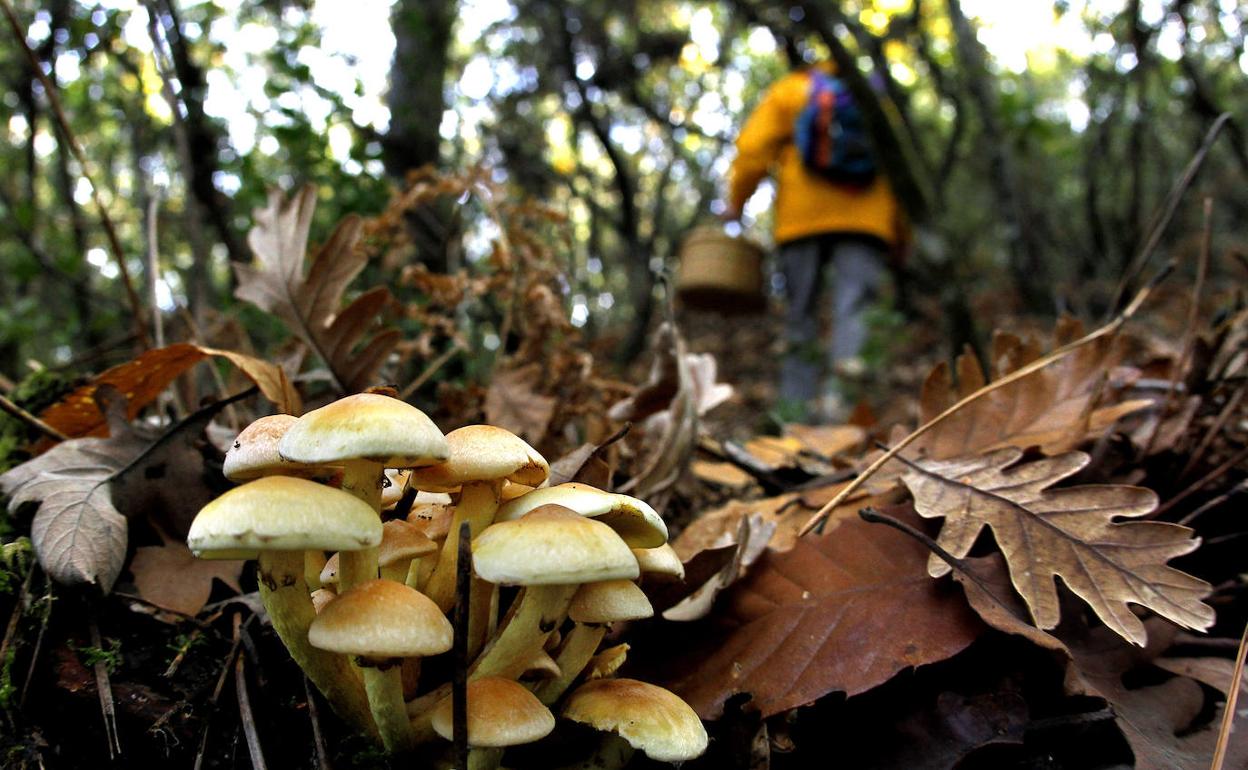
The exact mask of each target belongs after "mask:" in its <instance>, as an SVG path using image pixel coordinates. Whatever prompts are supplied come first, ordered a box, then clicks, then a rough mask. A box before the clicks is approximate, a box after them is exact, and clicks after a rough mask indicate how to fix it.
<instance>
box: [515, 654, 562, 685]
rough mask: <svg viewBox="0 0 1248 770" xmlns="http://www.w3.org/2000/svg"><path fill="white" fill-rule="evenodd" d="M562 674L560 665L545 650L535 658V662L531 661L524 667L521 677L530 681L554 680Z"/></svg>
mask: <svg viewBox="0 0 1248 770" xmlns="http://www.w3.org/2000/svg"><path fill="white" fill-rule="evenodd" d="M560 673H562V672H561V671H560V669H559V664H558V663H556V662H555V659H554V658H552V657H550V653H548V652H546V651H545V650H539V651H538V653H537V654H536V655H534V656H533V660H530V661H529V664H528V665H527V666H525V667H524V673H523V674H521V676H522V677H527V678H529V679H554V678H555V677H557V676H559V674H560Z"/></svg>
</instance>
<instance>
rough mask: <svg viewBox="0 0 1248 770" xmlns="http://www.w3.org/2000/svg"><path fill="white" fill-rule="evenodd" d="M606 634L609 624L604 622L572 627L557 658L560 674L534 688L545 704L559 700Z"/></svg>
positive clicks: (534, 692)
mask: <svg viewBox="0 0 1248 770" xmlns="http://www.w3.org/2000/svg"><path fill="white" fill-rule="evenodd" d="M606 635H607V626H606V624H603V623H577V624H576V625H575V626H574V627H573V628H572V630H571V631H570V632H569V633H568V638H567V639H565V640H564V641H563V646H562V647H560V648H559V656H558V657H557V658H555V662H556V663H558V664H559V676H557V677H555V678H554V679H547V680H546V681H544V682H542V683H541V684H539V685H538V686H537V687H536V688H535V689H534V690H533V694H534V695H536V696H537V699H538V700H540V701H541V702H542V704H543V705H546V706H549V705H550V704H552V703H554V702H555V701H557V700H559V697H560V696H561V695H563V693H564V692H565V691H567V689H568V687H570V686H571V685H572V683H573V682H575V681H576V679H577V677H579V676H580V675H581V672H582V671H584V670H585V666H586V664H588V663H589V660H590V658H592V657H594V653H595V652H597V650H598V645H599V644H600V643H601V642H602V638H603V637H604V636H606Z"/></svg>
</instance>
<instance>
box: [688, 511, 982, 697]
mask: <svg viewBox="0 0 1248 770" xmlns="http://www.w3.org/2000/svg"><path fill="white" fill-rule="evenodd" d="M890 513H893V511H890ZM898 515H900V516H901V517H903V518H908V519H909V520H910V521H916V519H915V518H914V517H913V515H910V516H906V514H905V512H904V511H902V512H901V513H900V514H898ZM927 553H928V552H927V550H926V549H925V548H924V547H923V546H922V545H921V544H919V543H917V542H915V541H914V540H913V539H911V538H910V537H909V536H907V535H905V534H902V533H900V532H896V531H894V530H892V529H889V528H886V527H878V526H873V525H871V524H868V523H867V522H865V521H862V520H861V519H858V518H857V517H854V518H847V519H846V520H845V521H844V522H843V523H841V525H840V526H838V527H837V528H836V529H835V530H834V531H833V532H830V533H828V534H826V535H822V536H818V537H804V538H802V539H800V540H799V541H798V542H797V544H796V545H795V546H794V548H793V549H792V550H790V551H788V552H786V553H777V552H775V551H768V552H766V553H765V554H764V555H763V557H762V558H761V559H759V560H758V561H757V562H755V564H754V566H753V567H752V569H751V571H750V573H749V575H747V576H746V577H745V578H744V579H743V580H741V581H739V582H737V583H736V584H735V585H733V586H732V587H731V588H729V589H728V590H727V591H726V592H724V594H722V595H721V597H720V601H719V603H717V604H716V607H715V612H714V613H712V615H711V616H710V617H709V618H708V619H707V621H704V622H705V623H707V627H704V628H701V629H699V630H700V631H701V632H702V633H698V632H697V631H695V630H694V629H691V630H690V631H688V632H684V633H682V634H681V635H679V636H677V637H673V644H674V645H676V644H680V643H682V642H684V641H685V640H690V641H691V642H692V644H691V645H690V646H689V647H688V648H686V649H685V650H683V651H679V654H678V656H677V658H676V662H675V665H674V667H673V669H672V670H673V671H676V672H680V673H678V674H677V675H676V677H675V678H674V680H673V681H670V682H669V684H668V686H669V687H670V688H671V689H673V690H674V691H675V692H677V693H678V694H679V695H680V696H681V697H683V698H684V699H685V700H686V701H687V702H688V703H689V704H690V705H692V706H693V708H694V710H696V711H697V712H698V714H699V715H700V716H701V717H702V718H703V719H715V718H717V717H718V716H719V715H720V714H721V713H722V711H723V705H724V701H725V700H727V699H728V698H729V697H731V696H732V695H733V694H735V693H738V692H746V693H750V694H752V695H753V703H754V705H755V707H757V708H758V709H759V710H760V711H761V712H762V715H763V716H764V717H766V716H770V715H772V714H778V713H781V712H783V711H787V710H789V709H793V708H797V707H798V706H802V705H805V704H808V703H812V702H814V701H815V700H817V699H818V698H820V697H822V696H824V695H826V694H828V693H830V692H845V693H846V694H847V695H851V696H852V695H855V694H857V693H861V692H866V691H867V690H870V689H872V688H874V687H876V686H878V685H880V684H883V683H884V682H886V681H887V680H889V679H891V678H892V677H893V676H894V675H895V674H897V673H898V672H900V671H902V670H904V669H907V668H911V667H914V666H921V665H926V664H928V663H935V662H937V661H941V660H945V659H947V658H949V657H951V656H953V655H955V654H957V653H958V652H961V651H962V650H963V649H965V648H966V647H967V646H968V645H969V644H970V643H971V642H973V641H974V640H975V639H976V637H978V636H979V634H980V633H981V632H982V631H983V630H984V625H983V624H982V623H981V622H980V621H979V619H978V618H977V617H976V616H975V613H973V612H972V611H971V609H970V608H969V607H968V606H967V604H966V601H965V600H964V599H963V598H962V596H961V594H960V592H958V591H956V590H955V589H952V588H951V586H950V585H949V584H947V583H943V582H936V581H933V580H931V579H930V578H928V577H927V576H926V575H925V574H924V570H923V564H924V562H925V560H926V557H927ZM711 621H713V622H711ZM675 652H677V651H676V650H673V653H675Z"/></svg>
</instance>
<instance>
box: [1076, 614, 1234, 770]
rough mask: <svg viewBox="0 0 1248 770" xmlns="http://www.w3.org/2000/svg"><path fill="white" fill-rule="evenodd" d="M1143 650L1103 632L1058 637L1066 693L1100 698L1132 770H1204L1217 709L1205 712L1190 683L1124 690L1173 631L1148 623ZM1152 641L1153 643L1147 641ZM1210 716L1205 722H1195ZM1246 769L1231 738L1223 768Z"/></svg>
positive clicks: (1193, 682)
mask: <svg viewBox="0 0 1248 770" xmlns="http://www.w3.org/2000/svg"><path fill="white" fill-rule="evenodd" d="M1149 630H1150V634H1149V636H1150V643H1149V645H1148V646H1147V647H1144V648H1139V647H1131V646H1129V645H1127V644H1124V643H1123V642H1122V640H1121V639H1119V638H1117V637H1116V636H1114V635H1113V634H1112V633H1110V632H1109V631H1108V630H1107V629H1104V628H1094V629H1091V630H1089V631H1087V632H1086V633H1083V634H1080V635H1078V636H1073V635H1071V636H1064V637H1063V641H1065V642H1066V644H1067V646H1068V647H1069V648H1070V650H1071V653H1072V656H1073V660H1072V662H1071V664H1070V666H1069V668H1068V669H1067V676H1066V689H1067V692H1070V693H1072V694H1077V695H1092V696H1095V697H1099V698H1103V699H1104V700H1105V701H1107V702H1108V703H1109V704H1110V705H1111V706H1112V707H1113V710H1114V715H1115V717H1116V721H1117V724H1118V726H1119V728H1121V730H1122V732H1123V734H1124V735H1125V736H1126V738H1127V742H1128V743H1129V744H1130V745H1131V750H1132V751H1133V752H1134V753H1135V767H1136V770H1206V768H1208V767H1209V762H1210V759H1211V758H1212V757H1213V748H1214V745H1215V743H1216V742H1217V735H1218V730H1217V726H1218V723H1219V720H1220V719H1221V714H1220V713H1219V712H1220V711H1221V707H1218V708H1216V709H1210V708H1207V707H1208V704H1207V703H1206V695H1205V693H1204V691H1203V690H1202V689H1201V687H1200V685H1199V684H1197V682H1196V680H1194V679H1190V678H1188V677H1185V676H1176V677H1174V678H1172V679H1167V680H1166V681H1164V682H1161V683H1160V684H1152V685H1144V686H1139V687H1136V686H1132V687H1128V686H1127V685H1126V684H1125V683H1124V679H1123V677H1124V676H1128V675H1129V674H1131V673H1132V672H1134V671H1136V670H1137V669H1140V668H1141V667H1144V666H1147V665H1148V664H1151V663H1155V662H1157V657H1158V655H1159V654H1160V653H1161V652H1162V651H1163V650H1164V649H1165V648H1167V647H1168V646H1169V644H1170V640H1171V638H1173V630H1174V628H1173V626H1169V625H1168V624H1166V623H1164V622H1163V621H1159V620H1155V619H1154V620H1153V621H1152V622H1150V623H1149ZM1153 637H1155V638H1153ZM1210 715H1211V716H1212V718H1211V719H1207V720H1205V719H1201V721H1200V723H1196V720H1197V719H1198V717H1202V716H1210ZM1245 766H1248V740H1244V736H1243V735H1242V734H1238V735H1237V734H1235V733H1232V736H1231V741H1230V744H1229V746H1228V754H1227V758H1226V764H1225V765H1224V767H1227V768H1232V767H1245Z"/></svg>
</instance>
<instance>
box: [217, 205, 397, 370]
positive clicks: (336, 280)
mask: <svg viewBox="0 0 1248 770" xmlns="http://www.w3.org/2000/svg"><path fill="white" fill-rule="evenodd" d="M315 208H316V188H315V187H313V186H311V185H308V186H305V187H304V188H303V189H301V190H300V191H299V192H298V193H296V194H295V195H294V196H293V197H292V198H291V199H290V200H283V197H282V194H281V192H280V191H277V190H274V191H271V192H270V193H269V201H268V205H266V206H265V207H264V208H260V209H257V210H256V212H255V219H256V223H255V225H253V226H252V228H251V231H250V232H249V233H248V234H247V243H248V244H249V245H250V246H251V250H252V253H253V254H254V255H255V257H256V263H255V264H254V265H242V264H235V265H234V271H235V273H236V274H237V275H238V289H237V290H235V295H236V296H237V297H238V298H239V299H242V300H246V301H248V302H250V303H252V304H253V305H255V306H256V307H259V308H260V309H261V310H264V311H267V312H269V313H273V314H274V315H276V316H277V317H278V318H280V319H282V321H283V322H284V323H285V324H286V326H287V328H289V329H290V331H291V332H293V333H294V334H295V335H296V336H298V337H299V339H301V340H302V341H303V343H304V344H305V345H307V346H308V348H309V349H311V350H312V351H313V352H314V353H315V354H316V355H317V356H318V357H319V358H320V359H321V361H322V362H324V364H325V367H326V369H327V370H328V373H329V378H330V381H331V383H332V384H333V386H334V388H335V389H337V390H338V391H339V392H340V393H356V392H359V391H361V390H363V389H364V388H365V387H367V386H368V385H370V384H371V380H372V378H373V375H375V374H376V373H377V370H378V369H379V368H380V367H381V364H382V363H383V362H384V361H385V358H386V356H387V355H389V354H390V351H391V350H393V349H394V347H395V345H397V344H398V342H399V337H400V334H399V332H398V330H395V329H386V330H382V331H378V332H376V333H370V331H371V329H372V328H373V326H374V325H375V324H376V321H377V316H378V314H380V313H381V311H382V310H384V309H385V307H386V306H387V305H389V304H390V301H391V296H390V291H389V290H388V289H386V288H385V287H381V286H378V287H376V288H373V289H370V290H368V291H366V292H364V293H363V294H361V295H360V296H358V297H356V298H355V300H354V301H352V302H351V304H349V305H347V307H345V308H343V307H342V298H343V293H344V292H345V291H346V289H347V286H348V284H350V283H351V281H352V279H354V278H355V277H356V276H357V275H358V274H359V273H360V271H361V270H363V269H364V266H365V265H366V264H367V262H368V257H367V255H366V254H365V253H364V252H363V251H362V250H361V249H359V248H358V243H359V239H360V219H359V217H356V216H349V217H347V218H345V219H343V220H342V221H341V222H340V223H339V224H338V227H337V229H335V230H334V232H333V234H332V235H330V237H329V240H328V241H326V242H325V243H324V245H322V246H321V247H320V248H319V249H318V250H317V252H316V254H315V255H313V257H312V261H311V265H310V266H309V268H308V272H307V274H306V275H305V274H304V259H305V254H306V252H307V248H308V232H309V230H310V228H311V226H312V212H313V210H314V209H315ZM357 348H358V350H357Z"/></svg>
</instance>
